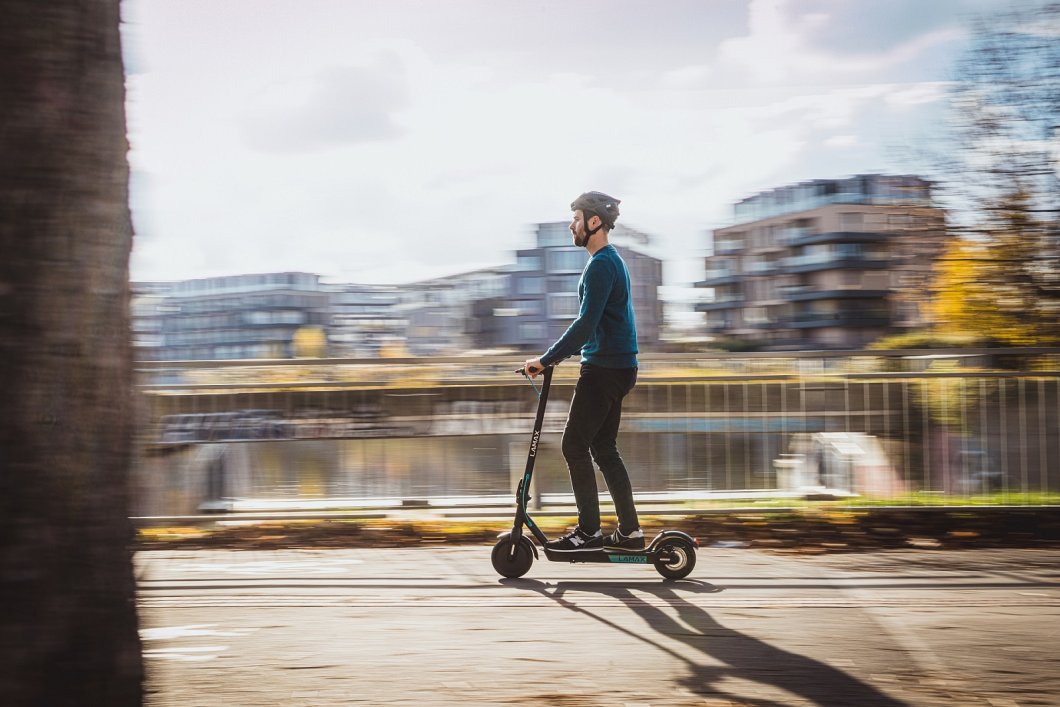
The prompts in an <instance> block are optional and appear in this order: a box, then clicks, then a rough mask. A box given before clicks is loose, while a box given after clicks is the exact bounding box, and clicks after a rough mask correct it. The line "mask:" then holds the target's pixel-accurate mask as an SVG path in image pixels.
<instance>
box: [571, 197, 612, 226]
mask: <svg viewBox="0 0 1060 707" xmlns="http://www.w3.org/2000/svg"><path fill="white" fill-rule="evenodd" d="M621 203H622V202H621V201H619V200H618V199H616V198H615V197H613V196H608V195H607V194H604V193H603V192H599V191H587V192H585V193H584V194H582V195H581V196H579V197H578V198H577V199H575V200H574V201H572V202H571V205H570V210H571V211H581V212H582V215H583V216H584V217H585V224H586V227H588V225H589V217H590V216H599V217H600V220H601V221H602V222H603V225H604V226H606V227H607V230H609V231H610V230H611V229H613V228H614V227H615V221H616V220H618V205H619V204H621ZM598 230H599V228H595V229H593V230H592V231H591V232H589V235H590V236H591V235H592V234H593V233H596V231H598Z"/></svg>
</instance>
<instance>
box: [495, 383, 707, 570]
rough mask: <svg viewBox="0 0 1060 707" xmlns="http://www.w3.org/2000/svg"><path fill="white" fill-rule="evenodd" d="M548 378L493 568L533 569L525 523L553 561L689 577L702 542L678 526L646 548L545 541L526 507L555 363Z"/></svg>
mask: <svg viewBox="0 0 1060 707" xmlns="http://www.w3.org/2000/svg"><path fill="white" fill-rule="evenodd" d="M517 373H521V374H522V375H524V376H525V377H526V379H527V380H528V381H529V382H530V385H531V386H533V387H534V388H535V389H536V388H537V386H535V385H534V382H533V380H531V379H530V377H529V376H527V375H526V373H525V372H523V371H522V370H519V371H517ZM542 376H543V377H544V382H543V383H542V384H541V389H540V390H539V391H538V403H537V418H536V420H535V421H534V434H533V436H532V437H531V438H530V452H529V454H528V455H527V458H526V470H525V471H524V472H523V478H522V479H521V480H520V481H519V486H518V488H517V489H516V492H515V523H514V524H513V525H512V529H511V531H509V532H506V533H502V534H501V535H499V536H498V538H499V539H498V540H497V544H496V545H494V546H493V554H492V557H491V559H492V560H493V568H494V569H495V570H497V572H498V573H499V574H500V575H501V576H503V577H508V578H513V579H514V578H515V577H522V576H523V575H524V574H526V573H527V572H528V571H529V570H530V566H531V565H532V564H533V563H534V559H535V558H537V557H538V553H537V546H536V545H534V543H533V542H532V541H531V540H530V538H528V537H527V536H526V535H524V534H523V526H525V527H526V528H527V529H529V531H530V533H531V534H532V535H533V536H534V538H536V539H537V542H538V543H540V545H541V548H542V549H543V550H544V552H545V557H546V558H547V559H548V560H550V561H552V562H607V563H609V564H621V565H647V564H651V565H654V566H655V570H656V571H657V572H658V573H659V574H661V575H662V576H663V577H664V578H665V579H681V578H683V577H687V576H688V574H689V573H690V572H691V571H692V569H693V568H694V567H695V566H696V548H697V547H699V542H698V541H697V540H696V539H695V538H693V537H692V536H690V535H688V534H687V533H682V532H680V531H678V530H664V531H662V532H661V533H659V534H658V535H656V536H655V538H653V539H652V541H651V542H650V543H649V544H648V546H647V547H645V548H644V549H643V550H605V549H598V550H582V551H575V552H555V551H552V550H549V549H548V546H547V545H546V544H545V543H547V542H548V537H547V536H546V535H545V534H544V532H542V531H541V529H540V528H539V527H537V524H536V523H534V520H533V518H531V517H530V514H529V513H528V512H527V510H526V506H527V502H528V501H529V498H530V496H529V490H530V479H531V478H532V476H533V473H534V462H535V461H536V459H537V450H538V444H539V443H540V441H541V428H542V427H543V425H544V422H545V406H546V405H547V404H548V391H549V388H550V387H551V385H552V367H551V366H550V367H548V368H546V369H545V370H544V372H543V373H542Z"/></svg>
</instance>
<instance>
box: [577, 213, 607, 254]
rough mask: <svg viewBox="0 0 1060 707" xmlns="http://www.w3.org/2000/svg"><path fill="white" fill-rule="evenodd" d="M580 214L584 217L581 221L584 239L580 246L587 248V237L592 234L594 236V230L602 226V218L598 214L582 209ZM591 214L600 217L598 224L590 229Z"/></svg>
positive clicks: (590, 236)
mask: <svg viewBox="0 0 1060 707" xmlns="http://www.w3.org/2000/svg"><path fill="white" fill-rule="evenodd" d="M582 216H583V217H584V221H582V228H583V229H584V230H585V240H584V241H582V243H581V247H582V248H588V247H589V239H590V238H592V237H593V236H595V235H596V232H597V231H599V230H600V229H601V228H603V227H604V220H603V219H602V218H600V215H599V214H594V213H593V212H592V211H585V210H582ZM593 216H596V218H599V219H600V225H599V226H597V227H596V228H594V229H592V230H591V231H590V230H589V221H590V220H592V217H593Z"/></svg>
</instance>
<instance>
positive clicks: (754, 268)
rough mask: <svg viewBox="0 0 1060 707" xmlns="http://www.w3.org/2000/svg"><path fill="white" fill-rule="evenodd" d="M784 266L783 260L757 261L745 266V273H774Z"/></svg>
mask: <svg viewBox="0 0 1060 707" xmlns="http://www.w3.org/2000/svg"><path fill="white" fill-rule="evenodd" d="M783 267H784V261H783V260H773V261H757V262H752V263H751V264H750V265H749V266H748V267H747V272H746V274H747V275H774V274H776V273H778V272H780V271H781V269H782V268H783Z"/></svg>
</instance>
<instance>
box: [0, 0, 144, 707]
mask: <svg viewBox="0 0 1060 707" xmlns="http://www.w3.org/2000/svg"><path fill="white" fill-rule="evenodd" d="M0 18H2V21H0V67H3V69H2V71H0V105H2V106H3V112H2V117H0V156H2V157H0V391H2V394H0V567H2V570H0V612H2V613H0V615H2V617H3V618H2V619H0V654H2V655H3V661H4V668H3V670H2V671H0V704H3V705H48V706H49V707H53V706H56V705H60V706H61V705H107V706H108V707H115V706H124V705H139V704H140V703H141V701H142V682H143V668H142V658H141V651H140V639H139V636H138V633H137V619H136V606H135V581H134V577H133V572H132V562H131V554H130V547H131V540H132V532H131V526H130V523H129V520H128V512H127V505H128V503H127V502H128V499H127V477H128V469H129V465H130V457H131V445H132V434H131V423H132V419H131V411H132V380H131V376H132V354H131V351H132V347H131V343H130V336H129V314H128V311H129V307H128V305H129V284H128V282H129V277H128V262H129V254H130V250H131V245H132V224H131V221H130V215H129V208H128V179H129V168H128V164H127V161H126V153H127V151H128V144H127V140H126V136H125V112H124V111H125V108H124V100H125V87H124V74H123V67H122V56H121V47H120V38H119V0H83V1H79V0H48V2H39V1H38V0H2V2H0Z"/></svg>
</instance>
